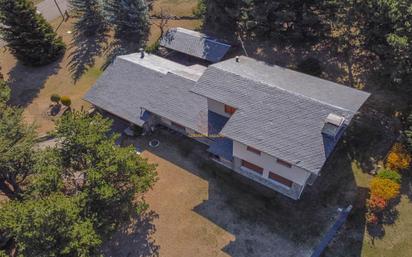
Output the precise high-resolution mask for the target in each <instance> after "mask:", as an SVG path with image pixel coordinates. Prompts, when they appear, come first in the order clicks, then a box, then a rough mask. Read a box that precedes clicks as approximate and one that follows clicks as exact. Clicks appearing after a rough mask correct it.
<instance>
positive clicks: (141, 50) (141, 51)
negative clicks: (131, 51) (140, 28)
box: [139, 48, 144, 59]
mask: <svg viewBox="0 0 412 257" xmlns="http://www.w3.org/2000/svg"><path fill="white" fill-rule="evenodd" d="M139 52H140V58H142V59H143V58H144V49H143V48H140V49H139Z"/></svg>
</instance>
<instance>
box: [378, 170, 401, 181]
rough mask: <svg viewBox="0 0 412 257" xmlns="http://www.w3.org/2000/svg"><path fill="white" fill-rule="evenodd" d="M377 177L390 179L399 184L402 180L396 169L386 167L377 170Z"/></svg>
mask: <svg viewBox="0 0 412 257" xmlns="http://www.w3.org/2000/svg"><path fill="white" fill-rule="evenodd" d="M378 177H379V178H386V179H390V180H392V181H393V182H395V183H397V184H400V183H401V180H402V176H401V175H400V174H399V173H398V172H397V171H394V170H387V169H385V170H381V171H379V173H378Z"/></svg>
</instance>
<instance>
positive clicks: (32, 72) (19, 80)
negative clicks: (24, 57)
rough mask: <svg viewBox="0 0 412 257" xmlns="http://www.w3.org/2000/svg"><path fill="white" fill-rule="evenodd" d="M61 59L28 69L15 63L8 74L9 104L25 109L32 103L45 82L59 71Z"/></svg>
mask: <svg viewBox="0 0 412 257" xmlns="http://www.w3.org/2000/svg"><path fill="white" fill-rule="evenodd" d="M62 58H63V57H60V59H59V60H57V61H55V62H53V63H51V64H48V65H45V66H42V67H29V66H25V65H23V64H22V63H20V62H17V64H16V65H15V66H14V67H13V69H11V71H10V72H9V73H8V76H9V85H10V88H11V97H10V104H12V105H16V106H21V107H26V106H27V105H29V104H30V103H32V101H33V99H34V98H36V96H37V95H38V93H39V92H40V90H41V89H42V88H43V87H44V84H45V83H46V81H47V80H48V79H49V78H50V77H51V76H53V75H55V74H57V73H58V71H59V70H60V68H61V66H60V62H61V60H62Z"/></svg>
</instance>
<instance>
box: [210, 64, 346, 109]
mask: <svg viewBox="0 0 412 257" xmlns="http://www.w3.org/2000/svg"><path fill="white" fill-rule="evenodd" d="M208 68H216V69H220V70H222V71H224V72H228V73H231V74H233V75H235V76H238V77H241V78H243V79H246V80H248V81H253V82H255V83H259V84H262V85H264V86H265V87H266V88H268V89H271V88H276V89H278V90H281V91H283V92H287V93H289V94H291V95H295V96H297V97H300V98H303V99H309V100H310V101H313V102H317V103H319V104H322V105H326V106H330V107H333V108H336V109H339V110H343V111H348V112H351V113H353V112H352V111H351V110H349V109H346V108H344V107H340V106H337V105H333V104H329V103H326V102H324V101H321V100H318V99H315V98H313V97H309V96H305V95H303V94H299V93H296V92H293V91H290V90H287V89H284V88H281V87H279V86H277V85H269V84H268V83H265V82H264V81H259V80H254V79H251V78H248V77H246V76H242V75H241V74H237V73H235V72H233V71H230V70H227V69H223V68H222V67H221V66H217V65H211V66H209V67H208ZM239 108H240V107H239Z"/></svg>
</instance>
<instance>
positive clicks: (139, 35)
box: [106, 0, 150, 50]
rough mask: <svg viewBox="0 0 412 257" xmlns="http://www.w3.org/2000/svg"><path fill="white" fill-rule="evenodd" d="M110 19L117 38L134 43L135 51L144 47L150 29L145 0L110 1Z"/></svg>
mask: <svg viewBox="0 0 412 257" xmlns="http://www.w3.org/2000/svg"><path fill="white" fill-rule="evenodd" d="M106 7H107V11H108V13H109V19H110V21H111V24H113V26H114V30H115V38H116V39H119V40H127V41H130V42H132V44H133V45H134V48H135V49H134V50H137V49H138V48H140V47H142V46H143V45H144V44H145V43H146V41H147V38H148V35H149V29H150V27H149V26H150V20H149V8H148V6H147V3H146V1H145V0H108V1H107V3H106Z"/></svg>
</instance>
